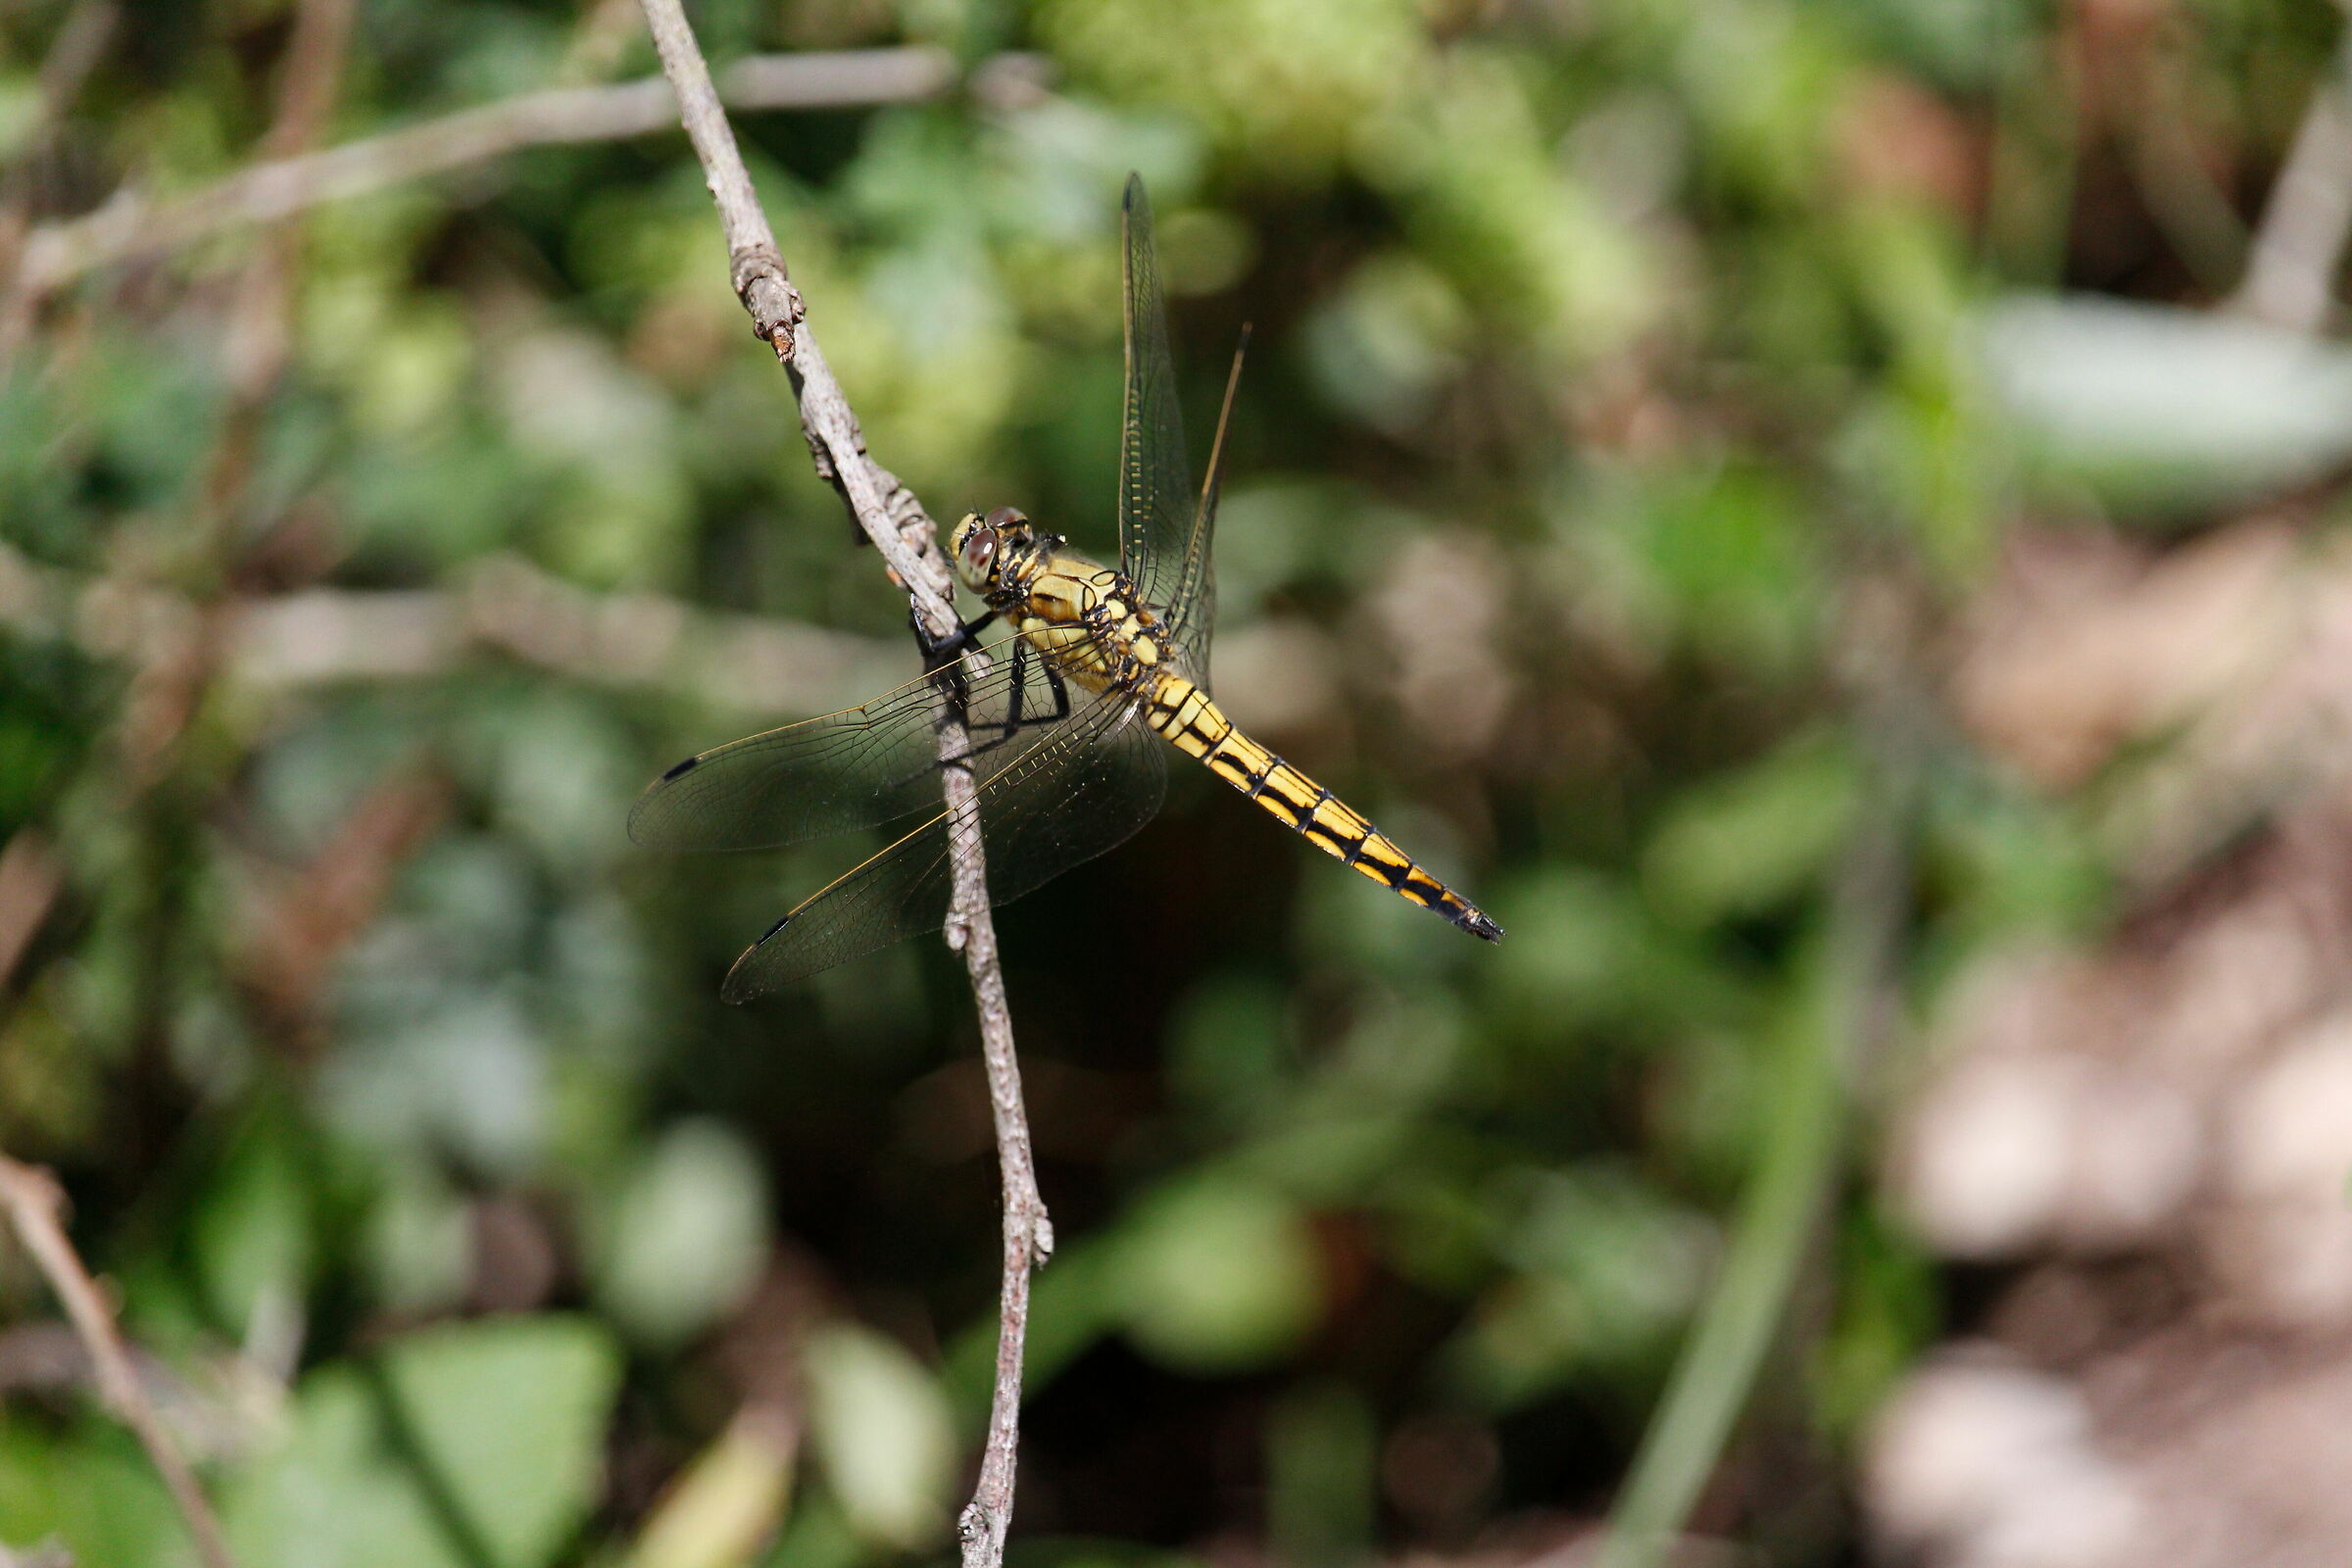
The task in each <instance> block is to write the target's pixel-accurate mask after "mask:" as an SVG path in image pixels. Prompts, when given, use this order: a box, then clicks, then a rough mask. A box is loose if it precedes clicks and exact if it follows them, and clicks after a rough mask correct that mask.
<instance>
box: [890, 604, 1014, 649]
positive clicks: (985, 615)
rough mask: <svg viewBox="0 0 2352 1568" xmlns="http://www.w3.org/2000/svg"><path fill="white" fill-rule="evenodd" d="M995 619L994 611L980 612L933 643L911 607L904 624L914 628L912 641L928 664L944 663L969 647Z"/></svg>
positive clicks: (920, 617)
mask: <svg viewBox="0 0 2352 1568" xmlns="http://www.w3.org/2000/svg"><path fill="white" fill-rule="evenodd" d="M996 618H997V613H996V612H995V611H993V610H987V611H982V612H981V613H979V614H977V615H974V616H973V617H972V618H971V619H970V620H967V621H965V622H964V623H963V624H962V625H960V626H958V627H956V629H955V630H954V631H952V632H950V633H948V634H947V635H946V636H945V637H942V638H939V639H937V640H936V641H934V640H933V638H932V636H931V633H930V632H929V631H927V630H925V629H924V626H923V618H922V616H920V615H918V614H916V613H914V610H913V607H911V606H909V607H908V608H907V624H908V625H910V626H912V627H913V628H914V640H915V642H916V643H917V644H918V645H920V647H921V648H922V650H923V658H924V660H925V661H926V662H930V663H945V662H947V661H949V660H951V659H954V658H955V657H956V655H958V654H960V653H962V652H963V651H964V650H965V649H967V648H969V647H971V646H972V639H973V638H974V637H976V636H978V635H979V634H980V633H981V631H983V630H984V629H986V628H987V626H988V624H989V623H990V622H991V621H993V620H995V619H996Z"/></svg>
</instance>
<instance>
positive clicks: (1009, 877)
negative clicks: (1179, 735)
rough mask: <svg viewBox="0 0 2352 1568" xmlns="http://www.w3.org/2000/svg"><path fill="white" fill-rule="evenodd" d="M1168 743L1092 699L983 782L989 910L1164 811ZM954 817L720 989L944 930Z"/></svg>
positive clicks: (769, 946)
mask: <svg viewBox="0 0 2352 1568" xmlns="http://www.w3.org/2000/svg"><path fill="white" fill-rule="evenodd" d="M1165 752H1166V743H1165V742H1163V741H1162V740H1160V738H1159V737H1158V736H1157V735H1155V734H1153V733H1152V731H1151V730H1150V729H1148V728H1146V727H1145V725H1144V723H1143V720H1142V717H1141V714H1140V713H1139V712H1138V711H1137V709H1136V707H1135V705H1134V704H1133V702H1132V701H1131V700H1129V699H1127V698H1124V697H1121V696H1119V695H1117V694H1115V693H1113V694H1109V695H1106V696H1102V697H1097V698H1093V699H1091V700H1090V702H1089V705H1088V706H1086V707H1083V708H1080V709H1078V710H1077V711H1074V712H1072V714H1071V715H1070V717H1069V719H1068V720H1066V721H1065V722H1064V723H1063V724H1060V725H1056V726H1054V730H1053V731H1051V732H1049V733H1048V735H1047V738H1046V739H1044V740H1043V741H1041V742H1040V743H1039V744H1038V745H1036V746H1035V747H1033V748H1031V749H1029V750H1028V751H1027V752H1026V753H1024V754H1023V755H1022V756H1021V758H1020V759H1019V760H1016V761H1014V762H1013V763H1011V764H1009V765H1007V766H1005V767H1003V768H1000V769H998V770H997V771H995V772H994V773H992V774H990V775H989V776H988V777H986V778H984V779H982V780H980V782H979V788H978V791H977V795H976V799H975V801H974V803H973V805H972V807H971V808H970V809H972V810H975V811H976V812H977V813H978V815H979V823H980V831H981V842H982V845H983V847H984V849H985V851H986V855H987V858H988V894H989V903H990V904H992V905H999V904H1008V903H1010V902H1011V901H1012V900H1014V899H1017V898H1019V897H1020V896H1021V895H1022V894H1024V893H1028V892H1030V891H1032V890H1033V889H1035V888H1037V887H1039V886H1040V885H1042V884H1043V883H1045V882H1047V881H1049V880H1050V879H1052V878H1054V877H1056V876H1059V875H1060V874H1061V873H1062V872H1064V871H1066V870H1068V869H1069V868H1070V867H1071V866H1073V865H1077V864H1079V863H1080V862H1082V861H1085V860H1091V859H1093V858H1095V857H1096V856H1098V855H1101V854H1103V852H1104V851H1106V850H1108V849H1110V848H1112V847H1113V846H1115V845H1117V844H1119V843H1121V842H1122V841H1124V840H1125V839H1127V838H1128V837H1129V836H1130V835H1131V834H1133V833H1134V832H1135V831H1136V829H1138V828H1140V827H1142V826H1143V825H1144V824H1145V823H1146V822H1148V821H1150V820H1151V819H1152V814H1153V813H1154V812H1156V811H1157V810H1158V809H1159V802H1160V796H1161V794H1162V793H1163V791H1164V790H1165V788H1166V785H1167V763H1166V760H1165V755H1164V754H1165ZM954 825H955V824H954V822H953V821H952V820H951V817H950V814H949V813H948V812H947V811H945V810H942V811H939V812H937V813H935V814H934V815H933V816H932V817H931V818H930V819H929V820H928V821H926V822H924V823H923V824H922V825H921V826H920V827H917V828H916V829H914V830H913V831H912V832H910V833H908V834H907V835H906V836H905V837H903V838H901V839H899V840H898V841H897V842H896V843H894V844H892V845H891V846H890V847H889V848H887V849H885V850H883V851H882V852H881V853H880V854H878V855H876V856H874V857H873V858H870V859H868V860H866V861H865V862H864V863H862V864H860V865H858V867H856V868H855V869H854V870H851V871H850V872H848V873H847V874H846V875H844V876H842V877H841V878H839V879H838V880H836V881H835V882H833V883H832V884H831V885H830V886H828V887H826V888H824V889H823V890H822V891H820V892H819V893H817V894H816V895H815V896H814V897H813V898H810V899H809V901H808V902H807V903H805V904H803V905H802V906H801V907H799V908H797V909H794V910H793V911H792V912H791V913H790V914H788V915H786V916H785V917H784V918H783V919H782V920H781V921H779V922H777V924H776V926H775V928H774V929H773V930H771V931H769V932H768V934H767V935H766V936H765V937H762V938H761V939H760V942H759V943H758V945H757V946H755V947H753V948H752V949H750V950H749V951H748V952H746V953H745V954H744V955H743V956H742V957H740V958H738V959H736V960H735V967H734V968H733V969H731V970H729V971H728V972H727V983H726V986H725V989H724V990H723V991H722V992H721V993H720V995H721V996H723V997H724V998H725V999H726V1000H727V1001H729V1002H744V1001H748V1000H749V999H751V998H753V997H756V996H759V995H760V993H762V992H766V991H773V990H775V989H776V988H777V987H779V986H783V985H788V984H790V983H791V982H793V981H795V980H799V979H802V978H804V977H805V976H808V975H811V974H814V973H815V972H816V971H817V970H819V969H826V968H830V967H832V966H833V965H834V964H837V963H840V962H843V961H844V960H846V959H849V958H855V957H857V956H859V955H861V954H866V953H871V952H873V951H874V950H875V949H877V948H882V947H887V946H889V945H890V944H891V943H894V942H899V941H903V940H904V939H906V938H907V937H911V936H919V935H921V934H922V933H924V932H926V931H936V930H938V929H939V928H940V927H941V926H942V925H944V924H946V923H947V916H948V899H949V894H950V892H951V891H952V881H953V870H952V866H951V863H950V858H949V844H950V839H951V836H952V831H951V830H952V828H953V827H954Z"/></svg>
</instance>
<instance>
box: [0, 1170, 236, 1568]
mask: <svg viewBox="0 0 2352 1568" xmlns="http://www.w3.org/2000/svg"><path fill="white" fill-rule="evenodd" d="M65 1201H66V1200H65V1194H64V1193H62V1192H60V1191H59V1190H58V1186H57V1179H56V1178H55V1177H53V1176H51V1175H50V1174H49V1173H48V1172H47V1171H45V1170H41V1169H38V1168H37V1167H34V1166H31V1165H25V1164H20V1163H18V1162H17V1161H16V1160H13V1159H9V1158H7V1157H6V1156H4V1155H0V1209H5V1210H6V1211H7V1213H8V1218H9V1223H10V1224H11V1225H12V1226H14V1227H15V1229H16V1233H17V1237H18V1240H20V1241H21V1242H23V1243H24V1245H25V1251H26V1252H27V1253H28V1254H30V1256H31V1258H32V1261H33V1263H34V1265H35V1266H36V1267H38V1268H39V1269H40V1271H41V1277H42V1278H44V1279H46V1280H47V1281H48V1282H49V1288H50V1290H52V1291H54V1292H55V1293H56V1295H57V1299H58V1300H59V1301H60V1302H61V1303H63V1304H64V1306H65V1309H66V1315H67V1316H68V1317H69V1318H71V1319H72V1320H73V1332H74V1333H75V1334H77V1335H78V1336H80V1338H81V1343H82V1345H83V1347H84V1348H86V1349H87V1350H88V1351H89V1354H90V1364H91V1366H92V1368H93V1369H94V1370H95V1372H96V1374H97V1379H98V1389H99V1392H100V1393H101V1394H102V1395H104V1396H105V1397H106V1402H107V1403H108V1404H109V1405H110V1406H112V1407H113V1409H114V1411H115V1413H116V1414H117V1415H119V1416H121V1417H122V1418H123V1424H124V1425H125V1426H127V1427H129V1428H130V1429H131V1431H132V1432H134V1433H136V1434H137V1435H138V1439H139V1445H140V1446H142V1447H144V1448H145V1449H146V1450H147V1457H148V1459H149V1460H150V1461H151V1462H152V1463H153V1464H154V1465H155V1468H156V1471H157V1473H159V1474H160V1475H162V1477H163V1478H164V1484H165V1485H166V1486H167V1487H169V1488H170V1489H171V1493H172V1503H173V1505H174V1506H176V1507H177V1508H178V1510H179V1515H180V1518H181V1519H182V1520H184V1521H185V1522H186V1524H187V1527H188V1534H189V1535H190V1536H192V1537H193V1538H195V1542H196V1549H197V1552H198V1554H199V1555H200V1556H201V1557H202V1558H203V1560H204V1563H205V1568H235V1559H234V1558H232V1557H231V1556H230V1555H229V1552H228V1543H227V1540H226V1539H225V1538H224V1537H223V1536H222V1535H221V1522H220V1520H218V1519H216V1518H215V1517H214V1516H213V1509H212V1504H211V1503H209V1502H207V1501H206V1500H205V1496H204V1490H203V1489H202V1488H201V1487H199V1486H197V1484H196V1475H195V1472H194V1471H192V1470H190V1469H189V1468H188V1461H187V1459H186V1458H185V1457H184V1456H183V1455H182V1454H181V1453H180V1451H179V1446H178V1445H177V1444H175V1443H173V1442H172V1434H171V1433H170V1432H168V1431H166V1430H165V1428H164V1423H163V1418H162V1417H161V1416H159V1415H158V1414H157V1413H156V1409H155V1405H154V1404H153V1402H151V1401H150V1400H149V1399H148V1397H147V1391H146V1390H145V1389H144V1388H142V1387H141V1386H140V1383H139V1376H138V1373H137V1372H136V1371H135V1370H133V1369H132V1367H131V1363H130V1353H129V1350H128V1349H127V1348H125V1347H124V1345H123V1336H122V1334H121V1332H120V1331H118V1330H117V1329H116V1327H115V1317H114V1312H113V1310H112V1308H110V1307H109V1306H108V1305H107V1301H106V1297H105V1295H104V1293H103V1292H101V1291H100V1290H99V1288H98V1282H97V1281H96V1280H94V1279H92V1278H91V1277H90V1272H89V1270H88V1269H86V1268H84V1267H83V1266H82V1262H81V1258H80V1255H79V1254H78V1253H76V1252H75V1251H74V1250H73V1243H72V1242H71V1241H69V1240H68V1239H67V1237H66V1229H65V1224H64V1209H65Z"/></svg>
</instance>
